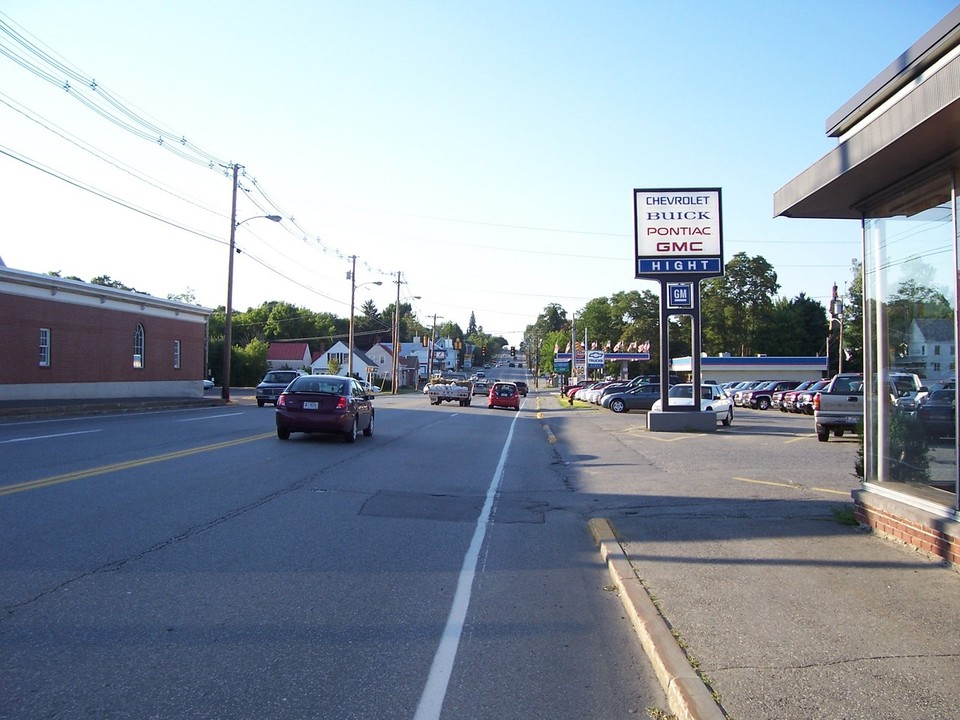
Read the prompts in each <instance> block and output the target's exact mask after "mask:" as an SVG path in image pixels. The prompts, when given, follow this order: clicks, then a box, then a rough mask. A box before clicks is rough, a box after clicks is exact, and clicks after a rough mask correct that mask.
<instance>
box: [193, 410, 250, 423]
mask: <svg viewBox="0 0 960 720" xmlns="http://www.w3.org/2000/svg"><path fill="white" fill-rule="evenodd" d="M235 415H243V413H239V412H232V413H220V414H219V415H204V416H203V417H196V418H184V419H183V420H177V422H198V421H200V420H216V419H217V418H225V417H234V416H235Z"/></svg>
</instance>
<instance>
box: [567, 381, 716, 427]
mask: <svg viewBox="0 0 960 720" xmlns="http://www.w3.org/2000/svg"><path fill="white" fill-rule="evenodd" d="M654 380H655V378H654ZM562 392H563V393H564V395H565V396H566V397H567V398H568V400H569V401H570V403H573V401H574V400H580V401H582V402H589V403H593V404H595V405H600V406H601V407H605V408H609V409H610V410H611V411H613V412H615V413H622V412H629V411H630V410H659V409H660V407H661V405H662V401H661V397H660V383H659V381H656V382H651V379H650V378H649V377H638V378H634V379H633V380H630V381H616V380H604V381H600V382H593V383H590V382H586V381H581V382H580V383H577V384H576V385H568V386H566V387H565V388H563V389H562ZM667 393H668V397H669V403H670V405H676V406H679V405H694V401H693V385H691V384H690V383H677V384H674V385H669V389H668V390H667ZM700 393H701V396H700V409H701V410H702V411H704V412H714V413H716V415H717V421H718V422H720V423H722V424H723V425H729V424H730V423H731V422H733V400H732V398H731V397H730V396H729V395H728V394H727V393H726V391H724V390H723V389H722V388H721V387H720V386H719V385H718V384H717V383H715V382H709V381H704V382H703V383H702V384H701V387H700Z"/></svg>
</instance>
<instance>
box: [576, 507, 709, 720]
mask: <svg viewBox="0 0 960 720" xmlns="http://www.w3.org/2000/svg"><path fill="white" fill-rule="evenodd" d="M588 527H589V529H590V534H591V535H592V536H593V539H594V541H595V542H596V543H597V545H598V546H599V548H600V555H601V557H603V560H604V562H605V563H606V564H607V569H608V570H609V571H610V576H611V577H612V578H613V582H614V584H615V585H616V587H617V589H618V590H619V592H620V599H621V600H622V601H623V606H624V608H625V609H626V611H627V615H628V616H629V617H630V621H631V622H632V623H633V627H634V629H635V630H636V632H637V635H638V636H639V637H640V642H641V644H642V645H643V649H644V651H645V652H646V653H647V657H648V658H649V659H650V662H651V663H652V665H653V669H654V670H655V671H656V673H657V677H658V678H659V679H660V684H661V685H662V686H663V690H664V692H665V693H666V695H667V702H668V703H669V704H670V711H671V712H672V713H673V714H674V715H676V716H677V717H678V718H681V720H724V719H725V718H726V715H725V714H724V712H723V711H722V710H721V709H720V707H719V706H718V705H717V703H716V701H715V700H714V699H713V695H712V694H711V693H710V691H709V690H708V689H707V686H706V685H704V684H703V681H702V680H701V679H700V678H699V677H698V676H697V674H696V673H695V672H694V670H693V667H691V665H690V661H689V660H688V659H687V656H686V655H685V654H684V652H683V650H682V649H681V648H680V645H679V644H678V643H677V641H676V638H674V636H673V633H672V632H671V631H670V628H669V627H668V626H667V622H666V620H664V619H663V616H662V615H660V612H659V611H658V610H657V608H656V606H655V605H654V604H653V601H652V600H651V599H650V596H649V595H648V594H647V591H646V588H644V587H643V584H642V583H641V582H640V581H639V579H638V578H637V576H636V574H635V573H634V571H633V566H632V565H631V564H630V561H629V560H628V559H627V555H626V553H625V552H624V550H623V547H622V546H621V545H620V543H619V541H618V540H617V538H616V535H615V534H614V532H613V527H612V526H611V525H610V522H609V520H606V519H605V518H593V519H592V520H590V522H589V523H588Z"/></svg>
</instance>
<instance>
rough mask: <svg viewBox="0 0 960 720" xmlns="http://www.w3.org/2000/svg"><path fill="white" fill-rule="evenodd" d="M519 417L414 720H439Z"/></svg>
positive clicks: (491, 488) (492, 484)
mask: <svg viewBox="0 0 960 720" xmlns="http://www.w3.org/2000/svg"><path fill="white" fill-rule="evenodd" d="M519 417H520V413H517V414H516V415H515V416H514V418H513V420H512V421H511V423H510V432H508V433H507V439H506V442H504V444H503V450H502V451H501V452H500V462H498V463H497V469H496V471H494V473H493V479H492V480H491V481H490V486H489V487H488V488H487V498H486V500H485V501H484V503H483V510H481V511H480V517H478V518H477V527H476V528H475V529H474V531H473V539H472V540H471V541H470V547H469V548H468V549H467V554H466V555H465V556H464V558H463V566H462V567H461V568H460V577H459V579H458V580H457V590H456V592H455V593H454V594H453V606H452V607H451V608H450V615H448V616H447V624H446V627H444V629H443V636H442V637H441V638H440V645H439V646H438V647H437V652H436V654H435V655H434V656H433V663H432V664H431V665H430V675H429V676H428V677H427V684H426V685H425V686H424V688H423V693H422V694H421V695H420V703H419V704H418V705H417V713H416V715H414V716H413V718H414V720H438V718H439V717H440V711H441V710H442V709H443V699H444V697H446V694H447V686H448V685H449V684H450V673H451V672H453V661H454V660H455V659H456V657H457V648H458V647H459V646H460V637H461V635H463V625H464V622H465V621H466V617H467V608H468V607H469V605H470V594H471V593H472V592H473V578H474V575H475V574H476V569H477V558H478V557H479V556H480V548H481V547H482V546H483V540H484V537H485V536H486V534H487V527H488V524H489V521H490V513H491V512H492V510H493V501H494V500H495V498H496V495H497V491H498V490H499V489H500V480H501V479H502V478H503V467H504V465H505V464H506V462H507V451H508V450H509V449H510V442H511V441H512V440H513V428H514V426H515V425H516V424H517V418H519Z"/></svg>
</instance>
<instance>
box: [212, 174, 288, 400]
mask: <svg viewBox="0 0 960 720" xmlns="http://www.w3.org/2000/svg"><path fill="white" fill-rule="evenodd" d="M240 167H241V166H240V165H234V166H233V209H232V210H231V212H230V260H229V262H228V263H227V310H226V312H225V313H224V317H223V376H222V377H221V378H220V397H221V398H222V399H223V400H224V401H229V400H230V359H231V356H232V355H233V254H234V252H236V249H237V245H236V239H237V228H238V227H240V226H241V225H243V224H244V223H245V222H248V221H249V220H256V219H257V218H266V219H267V220H271V221H273V222H280V221H281V220H283V218H282V217H280V216H279V215H254V216H253V217H248V218H247V219H246V220H241V221H240V222H237V172H238V171H239V169H240Z"/></svg>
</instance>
